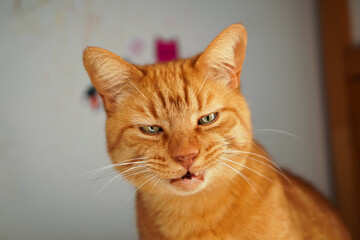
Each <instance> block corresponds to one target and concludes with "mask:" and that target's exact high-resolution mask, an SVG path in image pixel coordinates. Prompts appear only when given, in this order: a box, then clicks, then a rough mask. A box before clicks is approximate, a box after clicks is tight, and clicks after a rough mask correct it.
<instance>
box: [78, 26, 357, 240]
mask: <svg viewBox="0 0 360 240" xmlns="http://www.w3.org/2000/svg"><path fill="white" fill-rule="evenodd" d="M246 43H247V35H246V30H245V28H244V27H243V26H242V25H241V24H234V25H231V26H230V27H228V28H226V29H225V30H224V31H223V32H222V33H221V34H220V35H219V36H218V37H217V38H215V40H214V41H212V43H211V44H210V45H209V46H208V48H207V49H206V50H205V51H204V52H203V53H202V54H200V55H197V56H195V57H193V58H188V59H181V60H177V61H172V62H167V63H160V64H155V65H147V66H135V65H131V64H130V63H127V62H125V61H124V60H123V59H121V58H120V57H118V56H116V55H115V54H113V53H111V52H109V51H107V50H104V49H101V48H96V47H88V48H87V49H85V51H84V57H83V58H84V65H85V68H86V70H87V72H88V74H89V76H90V79H91V81H92V82H93V84H94V86H95V88H96V89H97V91H98V93H99V94H100V95H101V96H102V98H103V100H104V103H105V108H106V113H107V121H106V137H107V144H108V152H109V155H110V157H111V159H112V161H113V163H114V164H116V165H115V168H116V169H117V170H118V171H119V172H120V173H122V174H123V175H124V178H125V179H127V180H128V181H130V182H131V183H132V184H133V185H134V186H136V187H137V188H138V192H137V198H136V202H137V219H138V228H139V234H140V238H141V239H177V240H181V239H350V236H349V234H348V232H347V230H346V228H345V227H344V226H343V224H342V223H341V221H340V220H339V218H338V217H337V215H336V214H335V213H334V211H333V210H332V208H331V207H330V206H329V204H328V203H327V202H326V201H325V200H324V199H323V198H322V197H321V196H320V195H319V194H318V193H317V192H316V191H314V190H313V189H312V188H311V187H309V186H308V185H307V184H305V183H303V182H302V181H301V180H299V179H298V178H296V177H293V176H292V175H290V174H286V175H285V173H283V172H282V171H281V170H280V169H278V168H277V166H276V165H274V164H273V163H272V162H271V161H270V159H269V158H268V156H267V154H266V153H265V152H264V150H263V149H262V148H261V147H260V146H259V145H258V144H257V143H256V142H255V141H254V140H253V135H252V127H251V119H250V112H249V109H248V107H247V104H246V101H245V99H244V97H243V96H242V95H241V93H240V92H239V90H238V88H239V86H240V74H241V69H242V64H243V61H244V59H245V49H246ZM211 113H217V118H216V119H215V120H214V121H213V122H211V123H210V124H200V123H199V121H200V120H199V119H201V118H202V117H204V116H208V115H209V114H211ZM144 126H155V127H160V128H161V129H162V131H160V130H159V132H157V133H154V134H148V133H145V132H143V130H141V129H143V127H144ZM186 176H188V177H186ZM199 176H200V177H199Z"/></svg>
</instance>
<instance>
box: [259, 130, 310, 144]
mask: <svg viewBox="0 0 360 240" xmlns="http://www.w3.org/2000/svg"><path fill="white" fill-rule="evenodd" d="M254 132H259V133H266V132H275V133H281V134H284V135H288V136H290V137H293V138H295V139H297V140H299V141H301V142H303V141H304V140H302V139H301V138H300V137H298V136H296V135H295V134H293V133H290V132H287V131H284V130H279V129H267V128H264V129H257V130H255V131H254Z"/></svg>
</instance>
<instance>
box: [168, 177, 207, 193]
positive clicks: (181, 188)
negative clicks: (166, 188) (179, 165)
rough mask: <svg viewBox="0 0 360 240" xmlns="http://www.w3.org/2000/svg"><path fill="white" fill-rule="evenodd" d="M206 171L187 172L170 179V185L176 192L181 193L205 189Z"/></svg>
mask: <svg viewBox="0 0 360 240" xmlns="http://www.w3.org/2000/svg"><path fill="white" fill-rule="evenodd" d="M204 180H205V172H200V173H197V174H192V173H190V172H188V173H186V174H185V175H184V176H182V177H179V178H174V179H171V180H170V185H171V187H172V188H173V190H174V191H175V193H177V194H180V195H189V194H193V193H196V192H198V191H200V190H201V189H203V187H204V184H205V183H204Z"/></svg>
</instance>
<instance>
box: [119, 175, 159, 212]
mask: <svg viewBox="0 0 360 240" xmlns="http://www.w3.org/2000/svg"><path fill="white" fill-rule="evenodd" d="M156 176H157V175H154V176H152V177H151V178H150V179H148V180H146V181H145V182H143V183H142V184H141V185H140V186H139V187H137V188H136V189H135V191H134V192H133V193H132V194H131V195H130V197H129V198H128V199H127V200H126V201H125V202H124V204H123V205H122V207H124V206H125V205H126V203H127V202H128V201H129V200H130V199H131V198H132V197H133V196H134V195H135V193H136V192H137V191H138V190H139V189H140V188H141V187H142V186H144V185H145V184H146V183H148V182H149V181H151V180H153V179H154V178H155V177H156Z"/></svg>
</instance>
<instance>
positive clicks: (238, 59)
mask: <svg viewBox="0 0 360 240" xmlns="http://www.w3.org/2000/svg"><path fill="white" fill-rule="evenodd" d="M246 45H247V32H246V29H245V27H244V26H243V25H241V24H239V23H238V24H233V25H231V26H229V27H227V28H226V29H224V30H223V31H222V32H221V33H220V34H219V35H218V36H217V37H216V38H215V39H214V40H213V41H212V42H211V43H210V44H209V46H208V47H207V48H206V49H205V51H204V52H203V53H202V54H200V56H199V58H198V60H197V62H196V66H197V67H198V69H199V70H200V72H202V74H203V77H204V78H207V77H211V78H212V79H215V80H217V81H220V82H223V83H225V84H226V85H227V86H229V87H232V88H239V86H240V75H241V70H242V66H243V63H244V60H245V52H246Z"/></svg>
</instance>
